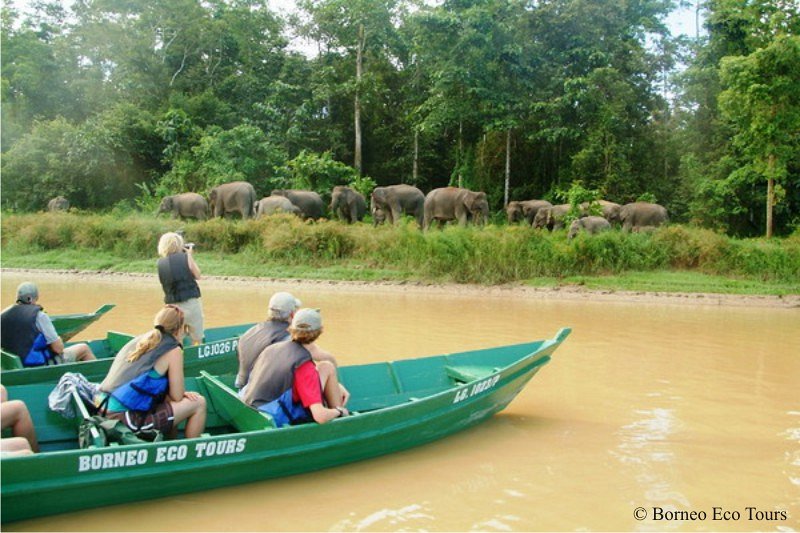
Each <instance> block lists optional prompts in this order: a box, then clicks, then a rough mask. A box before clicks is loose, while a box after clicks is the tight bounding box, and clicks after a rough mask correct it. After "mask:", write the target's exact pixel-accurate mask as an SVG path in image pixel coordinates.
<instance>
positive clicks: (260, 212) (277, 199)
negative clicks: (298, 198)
mask: <svg viewBox="0 0 800 533" xmlns="http://www.w3.org/2000/svg"><path fill="white" fill-rule="evenodd" d="M276 213H292V214H294V215H297V216H301V215H302V213H301V212H300V208H299V207H297V206H296V205H294V204H293V203H292V202H290V201H289V199H288V198H286V197H284V196H277V195H275V196H265V197H264V198H262V199H261V200H259V201H257V202H255V203H254V204H253V216H254V217H255V218H261V217H265V216H269V215H274V214H276Z"/></svg>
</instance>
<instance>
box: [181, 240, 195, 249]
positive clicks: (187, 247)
mask: <svg viewBox="0 0 800 533" xmlns="http://www.w3.org/2000/svg"><path fill="white" fill-rule="evenodd" d="M183 247H184V248H185V249H186V250H194V243H193V242H187V243H186V244H184V245H183Z"/></svg>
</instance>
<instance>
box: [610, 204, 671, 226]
mask: <svg viewBox="0 0 800 533" xmlns="http://www.w3.org/2000/svg"><path fill="white" fill-rule="evenodd" d="M619 220H620V222H621V223H622V230H623V231H626V232H628V231H631V230H633V231H642V229H643V228H646V227H653V228H655V227H658V226H660V225H662V224H664V223H665V222H667V221H668V220H669V217H668V215H667V208H666V207H664V206H663V205H658V204H651V203H649V202H633V203H630V204H625V205H623V206H622V208H621V209H620V210H619Z"/></svg>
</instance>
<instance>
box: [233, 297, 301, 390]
mask: <svg viewBox="0 0 800 533" xmlns="http://www.w3.org/2000/svg"><path fill="white" fill-rule="evenodd" d="M299 307H300V300H298V299H297V298H295V297H294V296H292V295H291V294H290V293H288V292H276V293H275V294H273V295H272V298H270V300H269V309H268V311H267V319H266V320H265V321H264V322H260V323H258V324H256V325H255V326H253V327H252V328H250V329H248V330H247V331H246V332H245V334H244V335H242V336H241V337H240V338H239V344H238V346H237V347H236V350H237V351H238V354H239V372H238V373H237V374H236V388H238V389H241V388H242V387H244V386H245V385H247V380H248V379H250V371H251V370H253V365H254V364H255V362H256V359H257V358H258V356H259V354H260V353H261V352H262V351H263V350H264V348H266V347H267V346H269V345H271V344H274V343H276V342H280V341H283V340H286V339H288V338H289V332H288V328H289V324H290V323H291V321H292V317H293V316H294V313H295V311H297V309H298V308H299Z"/></svg>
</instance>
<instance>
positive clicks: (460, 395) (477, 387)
mask: <svg viewBox="0 0 800 533" xmlns="http://www.w3.org/2000/svg"><path fill="white" fill-rule="evenodd" d="M499 380H500V374H497V375H495V376H492V377H490V378H487V379H484V380H483V381H479V382H477V383H475V384H474V385H472V386H471V387H464V388H463V389H461V390H460V391H458V392H457V393H456V397H455V398H453V403H458V402H461V401H464V400H466V399H467V398H469V397H471V396H475V395H476V394H480V393H482V392H483V391H485V390H489V389H491V388H492V387H494V386H495V385H497V382H498V381H499Z"/></svg>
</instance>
